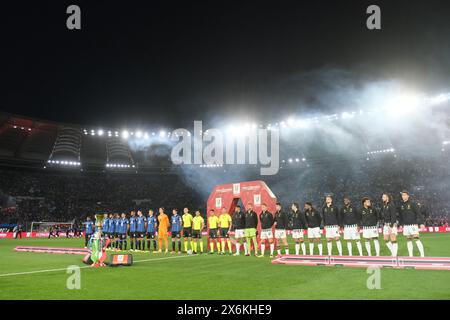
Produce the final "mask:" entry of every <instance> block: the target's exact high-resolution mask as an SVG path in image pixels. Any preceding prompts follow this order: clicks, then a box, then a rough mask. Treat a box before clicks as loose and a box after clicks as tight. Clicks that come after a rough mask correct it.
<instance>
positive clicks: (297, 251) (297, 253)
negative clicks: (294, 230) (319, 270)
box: [295, 243, 300, 256]
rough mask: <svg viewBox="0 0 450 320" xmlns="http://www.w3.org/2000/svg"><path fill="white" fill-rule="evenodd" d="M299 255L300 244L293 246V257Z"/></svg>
mask: <svg viewBox="0 0 450 320" xmlns="http://www.w3.org/2000/svg"><path fill="white" fill-rule="evenodd" d="M299 254H300V243H296V244H295V255H297V256H298V255H299Z"/></svg>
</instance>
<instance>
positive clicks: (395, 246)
mask: <svg viewBox="0 0 450 320" xmlns="http://www.w3.org/2000/svg"><path fill="white" fill-rule="evenodd" d="M397 252H398V243H397V242H394V243H393V244H392V256H393V257H396V256H397Z"/></svg>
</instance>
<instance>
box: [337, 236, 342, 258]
mask: <svg viewBox="0 0 450 320" xmlns="http://www.w3.org/2000/svg"><path fill="white" fill-rule="evenodd" d="M336 246H337V248H338V253H339V255H340V256H342V243H341V240H338V241H336Z"/></svg>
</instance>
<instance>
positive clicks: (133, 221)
mask: <svg viewBox="0 0 450 320" xmlns="http://www.w3.org/2000/svg"><path fill="white" fill-rule="evenodd" d="M129 222H130V227H129V229H128V234H129V236H130V251H134V240H135V239H136V236H137V234H136V227H137V223H136V213H135V211H134V210H133V211H131V212H130V220H129Z"/></svg>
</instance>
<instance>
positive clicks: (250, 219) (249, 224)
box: [244, 203, 258, 257]
mask: <svg viewBox="0 0 450 320" xmlns="http://www.w3.org/2000/svg"><path fill="white" fill-rule="evenodd" d="M257 228H258V215H257V214H256V212H255V211H253V204H251V203H248V204H247V211H246V212H245V231H244V232H245V238H246V240H247V247H246V248H245V249H247V250H246V252H245V255H246V256H250V254H251V251H252V249H251V248H252V243H253V248H254V250H255V256H256V257H257V256H258V241H257V240H256V229H257Z"/></svg>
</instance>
